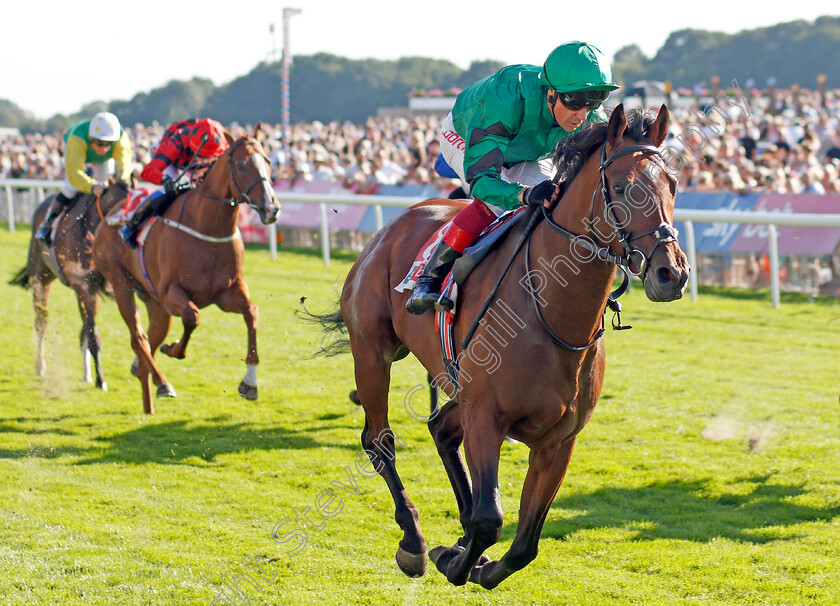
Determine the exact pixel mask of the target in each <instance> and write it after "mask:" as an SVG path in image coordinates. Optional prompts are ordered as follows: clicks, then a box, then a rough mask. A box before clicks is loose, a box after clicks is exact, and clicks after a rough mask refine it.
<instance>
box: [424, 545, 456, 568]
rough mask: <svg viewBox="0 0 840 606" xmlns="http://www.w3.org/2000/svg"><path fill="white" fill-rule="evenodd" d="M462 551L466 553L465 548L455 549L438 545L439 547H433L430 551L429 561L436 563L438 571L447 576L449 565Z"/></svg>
mask: <svg viewBox="0 0 840 606" xmlns="http://www.w3.org/2000/svg"><path fill="white" fill-rule="evenodd" d="M462 551H465V550H464V548H463V547H459V546H458V545H455V547H444V546H443V545H438V546H437V547H432V548H431V549H430V550H429V559H430V560H431V561H432V562H433V563H434V565H435V566H436V567H437V569H438V570H439V571H440V572H441V573H442V574H444V575H445V574H446V572H447V570H448V568H449V563H450V562H451V561H452V559H453V558H454V557H455V556H456V555H458V554H459V553H461V552H462Z"/></svg>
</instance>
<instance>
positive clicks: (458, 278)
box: [394, 206, 527, 302]
mask: <svg viewBox="0 0 840 606" xmlns="http://www.w3.org/2000/svg"><path fill="white" fill-rule="evenodd" d="M526 209H527V207H525V206H522V207H520V208H517V209H514V210H509V211H506V212H504V213H502V214H501V215H499V216H498V217H497V218H496V220H495V221H493V222H492V223H491V224H490V225H489V226H488V227H487V228H486V229H485V230H484V231H483V232H481V235H480V236H478V238H477V239H476V241H475V242H474V243H473V244H472V246H470V247H468V248H467V249H466V250H465V251H464V254H463V256H462V257H461V258H460V259H458V260H457V261H455V265H454V267H453V268H452V271H451V272H450V273H449V276H447V279H446V280H444V285H445V287H447V286H449V285H450V284H449V283H450V282H456V283H457V284H463V283H464V282H465V281H466V279H467V276H469V275H470V272H472V270H473V269H474V268H475V267H476V265H478V263H479V262H480V261H481V260H482V259H483V258H484V257H485V256H487V253H489V252H490V251H491V250H492V249H493V247H494V246H495V245H496V244H498V243H499V242H500V241H501V240H502V237H503V236H504V235H505V234H506V233H507V232H508V231H509V230H510V228H511V227H513V226H514V225H516V223H517V221H519V219H521V218H522V217H524V216H525V213H524V211H525V210H526ZM451 224H452V221H447V222H446V223H444V224H443V225H442V226H441V227H440V229H438V230H437V231H436V232H435V233H433V234H432V236H431V237H430V238H429V239H428V240H427V241H426V243H425V244H424V245H423V246H422V247H421V248H420V252H419V253H417V256H416V257H415V259H414V263H413V264H412V265H411V269H410V270H409V272H408V274H406V276H405V278H403V280H402V282H400V283H399V284H397V286H395V287H394V290H396V291H397V292H404V291H406V290H411V289H413V288H414V285H415V284H416V283H417V278H419V277H420V276H421V275H422V274H423V271H424V270H425V269H426V264H427V263H428V262H429V257H431V256H432V252H434V250H435V247H436V246H437V245H438V243H440V241H441V240H442V239H443V237H444V236H445V235H446V233H447V231H448V230H449V226H450V225H451ZM453 277H454V280H452V278H453ZM453 294H456V293H453ZM449 298H450V299H452V300H453V302H454V300H455V299H454V298H452V297H449Z"/></svg>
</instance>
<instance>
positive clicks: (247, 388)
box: [239, 381, 257, 401]
mask: <svg viewBox="0 0 840 606" xmlns="http://www.w3.org/2000/svg"><path fill="white" fill-rule="evenodd" d="M239 395H240V396H242V397H243V398H245V399H246V400H251V401H253V400H256V399H257V386H256V385H248V384H247V383H245V381H242V383H240V384H239Z"/></svg>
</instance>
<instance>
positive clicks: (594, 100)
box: [557, 90, 610, 112]
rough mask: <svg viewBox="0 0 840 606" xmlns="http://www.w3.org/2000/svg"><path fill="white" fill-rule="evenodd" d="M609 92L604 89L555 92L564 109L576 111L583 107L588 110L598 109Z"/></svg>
mask: <svg viewBox="0 0 840 606" xmlns="http://www.w3.org/2000/svg"><path fill="white" fill-rule="evenodd" d="M609 94H610V93H609V91H606V90H579V91H574V92H571V93H557V96H558V97H559V99H560V103H562V104H563V105H564V106H565V107H566V109H570V110H572V111H573V112H576V111H579V110H581V109H583V108H584V107H585V108H586V109H587V110H589V111H592V110H594V109H598V108H599V107H601V104H602V103H603V102H604V101H605V100H606V98H607V97H608V96H609Z"/></svg>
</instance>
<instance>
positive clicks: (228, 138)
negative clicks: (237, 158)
mask: <svg viewBox="0 0 840 606" xmlns="http://www.w3.org/2000/svg"><path fill="white" fill-rule="evenodd" d="M225 139H227V142H228V145H233V143H234V138H233V135H231V134H230V133H229V132H227V130H226V131H225Z"/></svg>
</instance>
